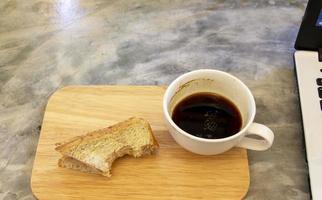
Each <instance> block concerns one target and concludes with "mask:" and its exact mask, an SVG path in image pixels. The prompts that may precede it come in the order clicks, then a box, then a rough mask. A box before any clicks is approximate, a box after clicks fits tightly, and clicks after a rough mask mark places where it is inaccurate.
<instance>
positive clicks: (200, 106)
mask: <svg viewBox="0 0 322 200" xmlns="http://www.w3.org/2000/svg"><path fill="white" fill-rule="evenodd" d="M172 119H173V121H174V122H175V123H176V124H177V125H178V126H179V127H180V128H181V129H182V130H184V131H186V132H187V133H189V134H191V135H194V136H197V137H201V138H206V139H218V138H225V137H229V136H231V135H234V134H236V133H238V132H239V131H240V129H241V126H242V118H241V115H240V112H239V110H238V109H237V107H236V106H235V105H234V103H233V102H231V101H230V100H229V99H227V98H225V97H223V96H220V95H218V94H214V93H196V94H193V95H191V96H188V97H186V98H185V99H183V100H182V101H181V102H179V103H178V105H176V107H175V108H174V111H173V114H172Z"/></svg>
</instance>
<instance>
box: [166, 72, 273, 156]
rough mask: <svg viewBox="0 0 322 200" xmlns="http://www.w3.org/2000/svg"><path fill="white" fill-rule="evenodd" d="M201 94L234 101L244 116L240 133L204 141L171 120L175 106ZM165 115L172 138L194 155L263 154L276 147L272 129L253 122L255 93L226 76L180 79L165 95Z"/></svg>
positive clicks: (215, 74)
mask: <svg viewBox="0 0 322 200" xmlns="http://www.w3.org/2000/svg"><path fill="white" fill-rule="evenodd" d="M199 92H210V93H216V94H218V95H221V96H224V97H226V98H228V99H229V100H231V101H232V102H233V103H234V104H235V105H236V106H237V108H238V110H239V111H240V113H241V116H242V127H241V130H240V131H239V132H238V133H236V134H234V135H232V136H229V137H226V138H221V139H205V138H200V137H196V136H194V135H191V134H189V133H187V132H185V131H184V130H182V129H181V128H179V127H178V126H177V125H176V124H175V123H174V121H173V120H172V117H171V116H172V112H173V110H174V108H175V106H176V105H177V104H178V103H179V102H180V101H182V100H183V99H184V98H185V97H187V96H190V95H192V94H195V93H199ZM163 113H164V118H165V122H166V125H167V127H168V129H169V132H170V134H171V135H172V137H173V138H174V139H175V141H176V142H177V143H178V144H179V145H181V146H182V147H183V148H185V149H186V150H188V151H191V152H193V153H197V154H202V155H215V154H219V153H223V152H225V151H227V150H229V149H231V148H232V147H242V148H247V149H251V150H258V151H262V150H266V149H268V148H270V147H271V146H272V144H273V140H274V134H273V132H272V131H271V129H269V128H268V127H267V126H265V125H262V124H258V123H254V122H253V121H254V117H255V113H256V105H255V100H254V97H253V95H252V93H251V92H250V90H249V89H248V87H247V86H246V85H245V84H244V83H243V82H242V81H240V80H239V79H238V78H236V77H234V76H232V75H230V74H228V73H226V72H222V71H218V70H212V69H201V70H196V71H191V72H189V73H186V74H183V75H181V76H179V77H178V78H177V79H175V80H174V81H173V82H172V83H171V84H170V85H169V87H168V88H167V90H166V92H165V94H164V97H163ZM247 135H256V136H257V138H260V139H255V138H250V137H248V136H247Z"/></svg>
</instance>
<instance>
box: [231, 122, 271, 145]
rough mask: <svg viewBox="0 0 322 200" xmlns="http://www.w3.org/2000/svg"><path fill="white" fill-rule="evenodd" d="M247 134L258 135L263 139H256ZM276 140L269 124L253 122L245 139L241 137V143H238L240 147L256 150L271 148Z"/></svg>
mask: <svg viewBox="0 0 322 200" xmlns="http://www.w3.org/2000/svg"><path fill="white" fill-rule="evenodd" d="M247 135H257V136H259V137H261V138H263V139H254V138H250V137H247ZM273 140H274V133H273V131H272V130H271V129H269V128H268V127H267V126H265V125H262V124H258V123H252V124H251V125H250V126H249V128H248V130H247V133H246V135H245V137H244V138H243V139H241V141H240V143H239V144H238V145H237V146H238V147H242V148H246V149H251V150H256V151H264V150H267V149H269V148H270V147H271V146H272V144H273Z"/></svg>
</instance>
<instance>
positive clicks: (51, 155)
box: [31, 86, 249, 200]
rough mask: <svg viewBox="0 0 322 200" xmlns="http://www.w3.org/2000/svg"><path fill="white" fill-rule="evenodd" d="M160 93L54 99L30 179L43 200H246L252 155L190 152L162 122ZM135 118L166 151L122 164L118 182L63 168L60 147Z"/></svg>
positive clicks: (110, 91) (80, 92)
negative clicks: (141, 120) (57, 145)
mask: <svg viewBox="0 0 322 200" xmlns="http://www.w3.org/2000/svg"><path fill="white" fill-rule="evenodd" d="M164 91H165V88H164V87H159V86H69V87H65V88H63V89H61V90H59V91H57V92H56V93H54V94H53V95H52V97H51V98H50V100H49V102H48V105H47V108H46V112H45V116H44V119H43V125H42V129H41V134H40V138H39V144H38V148H37V153H36V157H35V161H34V167H33V171H32V177H31V187H32V191H33V193H34V195H35V196H36V197H37V198H38V199H54V200H57V199H60V200H61V199H113V200H116V199H122V200H123V199H130V200H137V199H141V200H143V199H148V200H155V199H162V200H164V199H171V200H179V199H194V200H195V199H212V200H213V199H220V200H223V199H242V198H243V197H244V196H245V195H246V193H247V190H248V187H249V169H248V160H247V152H246V150H244V149H240V148H234V149H232V150H230V151H228V152H226V153H224V154H221V155H216V156H201V155H196V154H193V153H190V152H187V151H185V150H184V149H183V148H181V147H180V146H178V145H177V144H176V143H175V141H174V140H173V139H172V137H171V136H170V134H169V133H168V131H167V129H166V127H165V124H164V122H163V115H162V97H163V93H164ZM131 116H138V117H143V118H145V119H147V120H148V121H149V122H150V123H151V126H152V129H153V132H154V134H155V136H156V138H157V140H158V142H159V144H160V149H159V150H158V152H157V153H156V154H155V155H151V156H146V157H142V158H132V157H130V156H126V157H123V158H120V159H118V160H116V161H115V163H114V164H113V169H112V177H111V178H106V177H102V176H99V175H93V174H86V173H82V172H78V171H73V170H70V169H65V168H60V167H58V166H57V161H58V159H59V158H60V157H61V155H60V154H59V153H58V152H56V151H55V150H54V148H55V143H57V142H62V141H64V140H67V139H69V138H71V137H74V136H77V135H82V134H85V133H86V132H88V131H92V130H95V129H99V128H103V127H106V126H109V125H112V124H114V123H117V122H119V121H122V120H125V119H127V118H129V117H131Z"/></svg>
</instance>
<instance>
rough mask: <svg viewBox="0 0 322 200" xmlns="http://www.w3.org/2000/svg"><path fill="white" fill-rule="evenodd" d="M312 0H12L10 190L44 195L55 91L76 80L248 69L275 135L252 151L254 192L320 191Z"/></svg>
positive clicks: (2, 170)
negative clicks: (312, 122)
mask: <svg viewBox="0 0 322 200" xmlns="http://www.w3.org/2000/svg"><path fill="white" fill-rule="evenodd" d="M305 5H306V1H305V0H242V1H235V0H217V1H211V0H209V1H198V0H196V1H192V0H178V1H158V2H156V1H148V0H142V1H123V0H119V1H107V0H82V1H79V0H57V1H55V0H33V1H16V0H3V1H0V199H5V200H9V199H25V200H27V199H34V197H33V195H32V193H31V190H30V173H31V169H32V164H33V158H34V154H35V150H36V146H37V141H38V136H39V130H40V125H41V122H42V117H43V114H44V108H45V105H46V103H47V100H48V97H49V96H50V95H51V94H52V93H53V92H54V91H55V90H57V89H59V88H61V87H63V86H66V85H72V84H140V85H141V84H152V85H158V84H168V83H169V82H170V81H171V80H173V79H174V78H175V77H176V76H178V75H180V74H182V73H184V72H188V71H190V70H194V69H200V68H213V69H220V70H224V71H227V72H229V73H232V74H233V75H235V76H237V77H239V78H240V79H242V80H243V81H244V82H245V83H246V84H247V85H248V86H249V87H250V89H251V90H252V92H253V93H254V95H255V98H256V102H257V108H258V113H257V116H256V121H257V122H259V123H263V124H266V125H268V126H270V127H271V128H272V129H273V130H274V132H275V136H276V138H275V143H274V145H273V147H272V148H271V149H270V150H268V151H266V152H254V151H249V164H250V175H251V184H250V189H249V192H248V194H247V197H246V199H256V200H257V199H259V200H262V199H283V200H285V199H292V200H293V199H300V200H303V199H308V198H309V188H308V182H307V177H308V171H307V166H306V163H305V151H304V144H303V135H302V134H303V133H302V128H301V121H300V109H299V101H298V93H297V88H296V82H295V76H294V70H293V58H292V55H293V52H294V49H293V44H294V41H295V38H296V34H297V31H298V28H299V25H300V22H301V18H302V15H303V13H304V8H305Z"/></svg>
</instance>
